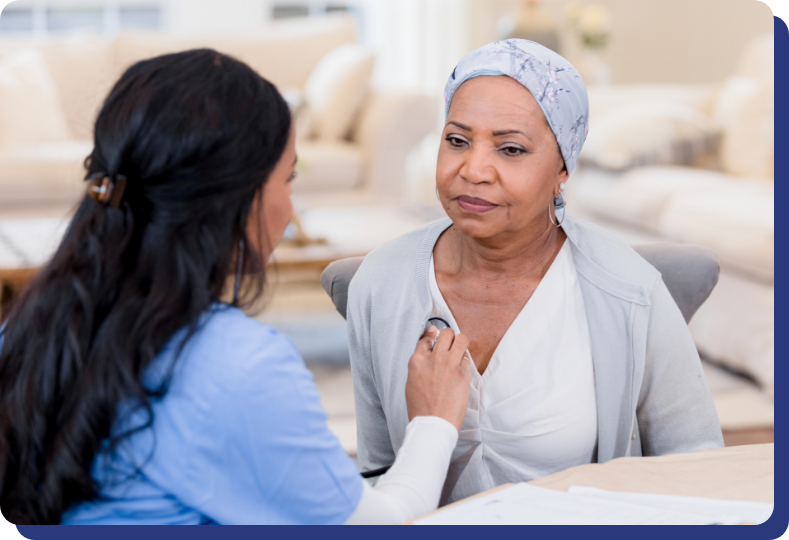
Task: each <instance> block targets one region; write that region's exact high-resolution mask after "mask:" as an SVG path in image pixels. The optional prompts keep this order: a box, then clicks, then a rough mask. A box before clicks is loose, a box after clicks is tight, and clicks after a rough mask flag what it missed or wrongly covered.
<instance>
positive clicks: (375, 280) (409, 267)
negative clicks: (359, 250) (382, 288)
mask: <svg viewBox="0 0 789 540" xmlns="http://www.w3.org/2000/svg"><path fill="white" fill-rule="evenodd" d="M451 223H452V222H451V221H450V219H449V218H444V219H441V220H438V221H434V222H432V223H428V224H427V225H423V226H422V227H419V228H418V229H415V230H413V231H411V232H409V233H406V234H404V235H402V236H399V237H397V238H395V239H393V240H390V241H388V242H386V243H384V244H382V245H380V246H378V247H377V248H375V249H374V250H372V251H371V252H370V253H368V254H367V256H366V257H365V258H364V261H363V262H362V264H361V266H360V267H359V270H358V271H357V272H356V275H355V276H354V278H353V281H352V284H353V285H354V287H356V288H358V287H359V286H360V285H365V286H372V285H375V284H379V285H380V284H384V285H386V286H387V288H388V286H389V285H390V284H391V283H392V282H393V281H394V282H400V281H408V282H413V275H414V272H415V271H416V268H417V266H418V263H419V262H420V261H421V262H422V263H424V262H425V261H427V262H428V263H429V261H430V254H431V253H432V252H433V246H434V245H435V243H436V240H437V239H438V237H439V236H440V235H441V233H442V232H443V231H444V230H446V228H447V227H449V225H451Z"/></svg>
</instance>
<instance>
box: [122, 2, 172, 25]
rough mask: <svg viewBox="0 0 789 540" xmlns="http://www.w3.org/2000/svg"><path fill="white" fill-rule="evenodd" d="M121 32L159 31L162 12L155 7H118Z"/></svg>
mask: <svg viewBox="0 0 789 540" xmlns="http://www.w3.org/2000/svg"><path fill="white" fill-rule="evenodd" d="M119 15H120V17H119V19H120V27H121V29H122V30H127V29H134V30H159V29H161V27H162V11H161V9H159V8H158V7H157V6H151V7H141V6H134V7H123V6H121V7H120V14H119Z"/></svg>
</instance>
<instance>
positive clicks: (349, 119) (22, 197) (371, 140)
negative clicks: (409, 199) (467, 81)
mask: <svg viewBox="0 0 789 540" xmlns="http://www.w3.org/2000/svg"><path fill="white" fill-rule="evenodd" d="M355 42H356V29H355V24H354V22H353V20H352V19H351V18H349V17H347V16H330V17H325V18H318V19H316V20H307V21H298V22H295V21H294V22H291V21H288V22H278V23H273V24H271V25H270V27H268V28H267V29H266V30H264V31H262V32H259V33H255V34H241V35H216V36H206V37H199V38H198V37H194V38H191V37H190V38H183V37H178V38H176V37H170V36H167V35H160V34H143V33H122V34H120V35H118V36H117V37H116V38H114V39H111V40H110V39H105V38H102V37H98V36H82V37H63V38H57V39H50V40H47V41H37V40H33V39H27V38H3V39H2V40H0V212H2V211H3V210H4V209H19V208H35V209H45V208H48V207H57V208H65V207H67V206H69V207H70V206H72V205H73V204H74V203H75V202H76V201H78V200H79V199H80V198H81V197H82V194H83V190H84V182H83V181H82V179H83V176H84V168H83V161H84V159H85V157H86V156H87V155H88V154H89V152H90V150H91V147H92V144H91V138H92V127H93V122H94V120H95V116H96V114H97V112H98V110H99V108H100V106H101V103H102V101H103V99H104V97H105V96H106V95H107V93H108V92H109V90H110V88H111V86H112V84H113V82H114V81H115V80H117V78H118V77H119V76H120V74H121V73H122V72H123V71H124V70H125V69H126V68H127V67H128V66H129V65H131V64H132V63H134V62H135V61H137V60H140V59H143V58H146V57H150V56H155V55H158V54H164V53H168V52H174V51H178V50H185V49H189V48H196V47H212V48H215V49H217V50H220V51H222V52H226V53H228V54H231V55H233V56H235V57H237V58H239V59H241V60H243V61H245V62H247V63H248V64H250V65H251V66H252V67H253V68H254V69H256V70H257V71H258V72H259V73H261V74H262V75H263V76H264V77H266V78H267V79H269V80H271V81H272V82H273V83H275V84H276V85H277V86H278V87H279V88H280V89H281V90H282V91H283V94H284V95H285V96H286V97H288V96H291V97H292V96H294V95H296V96H299V95H300V96H301V98H299V99H300V100H301V101H306V102H307V107H308V108H309V106H310V103H309V99H306V98H308V97H309V92H307V91H306V90H305V87H310V81H311V78H314V75H315V73H314V72H315V71H317V68H318V67H319V66H320V64H321V62H322V61H323V60H324V59H325V58H326V57H327V53H329V52H330V51H333V50H336V49H337V48H338V47H341V46H345V47H346V48H347V49H353V47H351V46H350V45H349V44H353V43H355ZM359 48H360V46H358V45H356V50H355V52H354V51H353V50H352V51H351V52H352V53H353V54H356V55H357V56H358V55H359V51H358V49H359ZM335 56H336V55H335ZM346 58H347V55H346ZM331 67H332V66H329V67H328V68H327V67H326V66H324V69H323V73H324V75H323V77H322V78H321V80H318V81H313V84H312V86H311V88H312V95H313V96H316V95H317V96H319V97H321V96H322V94H321V93H320V90H321V89H322V87H323V86H324V85H330V86H332V88H334V90H335V94H337V95H335V97H334V102H332V101H329V102H327V103H326V102H325V103H323V106H324V107H329V108H332V107H333V108H334V109H336V108H337V100H338V99H339V100H341V99H342V98H343V97H345V98H346V99H345V103H344V105H343V107H344V108H343V110H342V111H340V112H341V113H342V114H344V115H345V117H346V118H345V123H346V124H347V125H345V129H344V131H343V132H341V133H337V132H335V133H330V134H329V136H325V137H324V136H322V135H323V133H322V130H321V129H316V126H315V125H314V123H315V118H313V125H312V126H310V128H311V129H310V130H309V131H311V132H312V137H309V136H302V137H300V139H299V141H298V145H297V150H298V153H299V156H300V164H299V172H300V175H299V176H300V178H299V179H298V181H297V182H295V184H294V191H295V192H296V193H306V194H315V193H337V192H338V191H347V192H360V191H364V192H369V193H375V194H386V195H395V196H399V195H402V194H403V190H404V189H405V188H404V182H403V178H404V176H405V163H406V157H407V156H408V154H409V153H410V152H411V150H412V149H413V148H414V147H415V146H416V145H417V144H419V143H420V142H421V140H422V139H423V138H424V136H425V135H426V134H428V133H429V132H430V131H431V130H432V129H433V128H434V119H435V118H436V114H437V106H438V104H437V103H436V102H435V100H434V99H432V98H430V97H426V96H423V95H418V94H409V93H404V92H399V93H382V92H375V91H373V90H371V89H370V87H369V79H370V77H369V76H370V71H371V67H372V60H370V59H367V60H366V63H365V64H364V66H363V68H364V69H362V70H361V72H359V69H357V70H356V74H355V75H356V79H355V80H353V81H350V82H349V81H338V80H332V74H335V79H336V77H337V76H341V75H343V74H347V73H349V71H348V70H347V69H346V70H345V71H342V70H340V71H339V72H338V71H337V70H333V69H331ZM352 67H353V66H352ZM327 73H328V75H327ZM350 73H351V74H352V75H353V69H351V71H350ZM337 74H339V75H337ZM349 85H351V86H350V87H349ZM349 88H352V90H353V92H352V93H353V96H350V98H349V97H348V91H349ZM343 91H344V92H345V95H340V94H338V92H339V93H341V92H343ZM349 99H350V101H349ZM324 101H325V100H324ZM332 110H333V109H332ZM334 112H337V111H334ZM335 116H336V115H335ZM318 121H319V120H318ZM318 127H319V126H318Z"/></svg>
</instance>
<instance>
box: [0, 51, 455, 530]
mask: <svg viewBox="0 0 789 540" xmlns="http://www.w3.org/2000/svg"><path fill="white" fill-rule="evenodd" d="M294 140H295V135H294V130H293V127H292V125H291V118H290V114H289V111H288V108H287V105H286V104H285V102H284V101H283V99H282V98H281V96H280V95H279V93H278V92H277V90H276V88H275V87H274V86H273V85H271V84H270V83H269V82H267V81H266V80H265V79H263V78H262V77H260V76H259V75H258V74H256V73H255V72H254V71H253V70H251V69H250V68H249V67H248V66H246V65H245V64H243V63H241V62H239V61H237V60H234V59H232V58H230V57H228V56H225V55H222V54H220V53H217V52H216V51H212V50H207V49H205V50H194V51H187V52H183V53H178V54H171V55H165V56H160V57H157V58H153V59H150V60H145V61H142V62H139V63H137V64H135V65H133V66H132V67H130V68H129V69H128V70H127V71H126V72H125V73H124V74H123V76H122V77H121V78H120V80H119V81H118V82H117V83H116V85H115V86H114V88H113V89H112V91H111V92H110V94H109V96H108V97H107V99H106V101H105V103H104V105H103V107H102V109H101V111H100V113H99V116H98V118H97V120H96V125H95V147H94V149H93V152H92V153H91V155H90V156H89V157H88V159H87V160H86V167H87V179H88V187H87V193H86V196H85V198H84V200H83V201H82V202H81V204H80V205H79V208H78V209H77V211H76V214H75V216H74V218H73V220H72V222H71V225H70V227H69V229H68V231H67V233H66V235H65V237H64V238H63V240H62V242H61V244H60V246H59V247H58V249H57V251H56V253H55V254H54V256H53V257H52V260H51V261H49V263H48V264H47V265H46V267H45V268H44V269H43V270H42V271H41V272H40V273H39V274H38V276H37V277H36V278H35V279H34V280H33V282H32V283H31V285H30V286H29V287H28V288H27V290H26V291H25V292H24V293H23V294H22V295H21V296H20V297H19V298H18V300H17V301H16V302H15V304H14V305H13V307H12V309H11V310H9V312H8V313H7V317H6V320H5V324H4V326H3V328H2V330H0V486H2V491H1V492H0V508H2V512H3V514H4V516H5V517H6V518H7V519H8V520H9V521H11V522H13V523H16V524H46V523H344V522H347V523H396V522H399V521H403V520H406V519H409V518H411V517H414V516H416V515H418V514H420V513H423V512H426V511H429V510H431V509H433V508H435V507H436V505H437V502H438V497H439V493H440V489H441V485H442V483H443V481H444V476H445V474H446V470H447V467H448V464H449V458H450V455H451V452H452V449H453V448H454V446H455V443H456V441H457V436H458V429H459V426H460V425H461V423H462V420H463V416H464V414H465V408H466V403H467V400H468V388H469V377H470V372H469V369H468V367H469V364H468V360H467V359H466V358H464V357H463V354H464V351H465V349H466V347H467V346H468V340H466V338H465V337H464V336H461V335H458V336H455V335H454V333H453V332H452V331H451V330H444V331H442V332H441V333H440V334H437V332H436V331H435V329H434V328H432V329H430V330H429V331H428V332H427V335H426V336H424V337H423V339H421V340H420V341H419V344H418V346H417V348H416V351H415V352H414V355H413V356H412V358H411V361H410V363H409V365H408V368H407V369H408V380H409V383H408V385H407V387H406V399H407V402H408V404H409V406H408V417H409V420H410V424H409V426H410V427H409V433H408V435H407V437H406V439H407V440H406V443H405V444H404V445H403V447H402V448H401V450H400V452H399V455H398V459H397V460H396V461H395V464H394V466H393V467H392V469H391V470H390V471H389V472H388V473H387V474H385V475H384V476H383V477H381V478H380V480H379V482H378V483H377V485H376V487H375V488H371V487H369V486H368V485H367V484H366V483H365V482H363V480H362V479H361V477H360V476H359V475H358V473H357V470H356V467H355V465H354V463H353V461H352V460H351V459H350V458H349V457H348V456H347V454H346V453H345V452H344V451H343V449H342V447H341V446H340V444H339V441H338V440H337V439H336V437H334V436H333V435H332V434H331V432H330V431H329V430H328V428H327V426H326V414H325V412H324V411H323V409H322V408H321V406H320V401H319V396H318V394H317V391H316V389H315V385H314V383H313V381H312V377H311V375H310V373H309V371H308V370H307V369H306V367H305V366H304V364H303V362H302V360H301V358H300V357H299V355H298V352H297V351H296V349H295V348H294V346H293V344H292V343H291V341H290V340H289V339H288V338H287V337H285V336H283V335H282V334H279V333H278V332H277V331H276V330H274V329H273V328H271V327H268V326H265V325H263V324H261V323H259V322H257V321H255V320H254V319H251V318H249V317H247V316H246V315H245V314H244V313H243V312H242V311H241V310H240V309H238V308H239V306H248V305H251V304H252V303H254V302H255V300H257V299H258V298H259V297H260V295H261V294H262V292H263V288H264V284H265V273H264V269H265V263H266V262H267V260H268V258H269V256H270V255H271V252H272V250H273V248H274V247H275V246H276V244H277V243H278V242H279V240H280V239H281V237H282V234H283V232H284V230H285V227H286V225H287V223H288V222H289V220H290V218H291V215H292V206H291V202H290V185H289V182H290V180H291V179H292V178H293V167H294V164H295V161H296V152H295V143H294ZM242 275H243V276H246V277H245V279H244V280H243V281H242V280H241V276H242ZM229 277H234V278H235V279H230V280H228V278H229ZM228 281H229V282H231V283H234V286H233V290H232V291H226V290H225V285H226V283H227V282H228ZM242 283H243V286H241V284H242ZM229 294H232V296H233V301H232V303H231V304H227V303H223V302H222V301H221V299H222V298H225V297H226V296H225V295H229Z"/></svg>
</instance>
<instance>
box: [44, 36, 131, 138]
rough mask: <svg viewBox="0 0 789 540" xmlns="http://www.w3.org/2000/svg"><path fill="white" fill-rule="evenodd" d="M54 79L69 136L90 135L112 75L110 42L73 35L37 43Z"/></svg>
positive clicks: (88, 136) (80, 136) (110, 84)
mask: <svg viewBox="0 0 789 540" xmlns="http://www.w3.org/2000/svg"><path fill="white" fill-rule="evenodd" d="M41 52H42V53H43V55H44V59H45V60H46V63H47V66H48V67H49V71H50V73H51V74H52V78H53V79H54V80H55V83H57V86H58V91H59V93H60V101H61V105H62V107H63V113H64V114H65V116H66V121H67V122H68V127H69V132H70V135H71V137H72V138H73V139H76V140H90V139H93V124H94V123H95V120H96V115H97V114H98V112H99V109H100V108H101V105H102V103H103V102H104V99H105V98H106V97H107V94H109V91H110V89H111V88H112V85H113V84H114V83H115V78H113V77H112V76H111V54H110V52H111V49H110V42H109V41H108V40H106V39H102V38H99V37H79V38H78V37H73V38H64V39H62V40H58V41H54V42H50V43H48V44H47V45H45V46H42V47H41Z"/></svg>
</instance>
